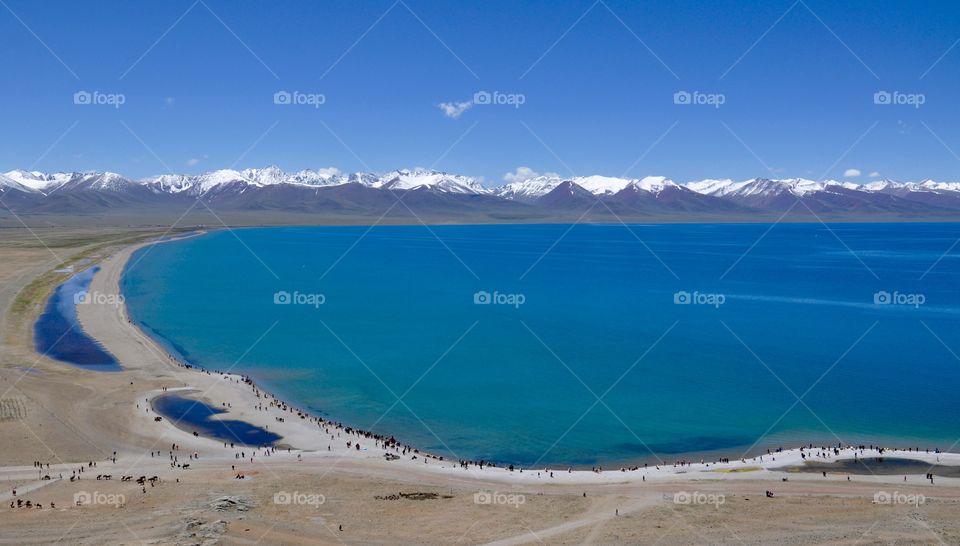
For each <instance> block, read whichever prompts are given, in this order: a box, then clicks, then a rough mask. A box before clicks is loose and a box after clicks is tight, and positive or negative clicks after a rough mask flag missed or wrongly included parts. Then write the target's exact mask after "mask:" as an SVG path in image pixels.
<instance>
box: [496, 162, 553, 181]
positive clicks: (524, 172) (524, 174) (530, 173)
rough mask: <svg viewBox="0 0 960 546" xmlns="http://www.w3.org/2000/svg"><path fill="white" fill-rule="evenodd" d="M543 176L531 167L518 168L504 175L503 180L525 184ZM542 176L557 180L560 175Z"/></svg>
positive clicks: (549, 174) (548, 174) (547, 174)
mask: <svg viewBox="0 0 960 546" xmlns="http://www.w3.org/2000/svg"><path fill="white" fill-rule="evenodd" d="M538 176H541V174H540V173H538V172H537V171H535V170H533V169H531V168H530V167H522V166H521V167H517V169H516V170H515V171H513V172H512V173H507V174H505V175H503V180H504V181H506V182H507V183H510V182H523V181H525V180H530V179H531V178H536V177H538ZM542 176H549V177H551V178H557V177H559V176H560V175H559V174H557V173H543V175H542Z"/></svg>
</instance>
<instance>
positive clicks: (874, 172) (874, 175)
mask: <svg viewBox="0 0 960 546" xmlns="http://www.w3.org/2000/svg"><path fill="white" fill-rule="evenodd" d="M878 176H880V173H878V172H877V171H873V172H872V173H870V177H871V178H876V177H878Z"/></svg>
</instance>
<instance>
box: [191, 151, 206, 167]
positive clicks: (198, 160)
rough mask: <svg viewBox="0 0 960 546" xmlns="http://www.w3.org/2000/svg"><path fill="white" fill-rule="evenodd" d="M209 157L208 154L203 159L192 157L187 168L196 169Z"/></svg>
mask: <svg viewBox="0 0 960 546" xmlns="http://www.w3.org/2000/svg"><path fill="white" fill-rule="evenodd" d="M207 157H208V156H207V155H206V154H204V155H203V157H202V158H200V157H191V158H190V159H188V160H186V161H185V163H186V164H187V167H195V166H197V164H198V163H200V162H201V161H203V160H204V159H207Z"/></svg>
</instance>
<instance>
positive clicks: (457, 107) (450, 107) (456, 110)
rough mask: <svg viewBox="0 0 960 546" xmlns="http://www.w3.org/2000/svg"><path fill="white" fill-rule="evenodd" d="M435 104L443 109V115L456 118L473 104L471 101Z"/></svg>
mask: <svg viewBox="0 0 960 546" xmlns="http://www.w3.org/2000/svg"><path fill="white" fill-rule="evenodd" d="M437 106H438V107H439V108H440V110H442V111H443V115H445V116H447V117H448V118H450V119H457V118H459V117H460V114H462V113H464V112H466V111H467V110H469V109H470V108H471V107H472V106H473V101H472V100H468V101H463V102H441V103H440V104H438V105H437Z"/></svg>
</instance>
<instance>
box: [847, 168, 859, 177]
mask: <svg viewBox="0 0 960 546" xmlns="http://www.w3.org/2000/svg"><path fill="white" fill-rule="evenodd" d="M843 176H846V177H849V178H855V177H857V176H860V169H847V170H845V171H843Z"/></svg>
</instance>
